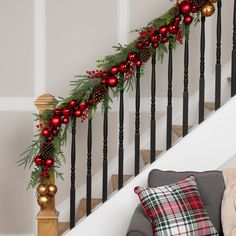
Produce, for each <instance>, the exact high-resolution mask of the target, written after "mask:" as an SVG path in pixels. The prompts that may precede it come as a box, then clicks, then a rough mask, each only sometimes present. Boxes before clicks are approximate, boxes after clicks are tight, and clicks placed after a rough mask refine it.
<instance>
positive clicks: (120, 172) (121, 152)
mask: <svg viewBox="0 0 236 236" xmlns="http://www.w3.org/2000/svg"><path fill="white" fill-rule="evenodd" d="M123 79H124V75H121V77H120V81H122V82H123ZM119 116H120V117H119V151H118V152H119V163H118V189H119V190H120V189H121V188H122V187H123V175H124V173H123V169H124V89H122V90H121V91H120V111H119Z"/></svg>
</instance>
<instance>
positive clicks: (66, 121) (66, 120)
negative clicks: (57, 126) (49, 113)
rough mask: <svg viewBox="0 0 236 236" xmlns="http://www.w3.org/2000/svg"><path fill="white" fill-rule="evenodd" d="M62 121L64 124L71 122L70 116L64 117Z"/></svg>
mask: <svg viewBox="0 0 236 236" xmlns="http://www.w3.org/2000/svg"><path fill="white" fill-rule="evenodd" d="M62 123H63V124H68V123H69V118H68V117H67V116H65V117H63V118H62Z"/></svg>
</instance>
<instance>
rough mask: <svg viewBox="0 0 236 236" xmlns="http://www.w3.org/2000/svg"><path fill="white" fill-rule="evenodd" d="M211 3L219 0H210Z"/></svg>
mask: <svg viewBox="0 0 236 236" xmlns="http://www.w3.org/2000/svg"><path fill="white" fill-rule="evenodd" d="M209 2H210V3H217V2H218V0H209Z"/></svg>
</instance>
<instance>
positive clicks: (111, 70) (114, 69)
mask: <svg viewBox="0 0 236 236" xmlns="http://www.w3.org/2000/svg"><path fill="white" fill-rule="evenodd" d="M110 72H111V74H112V75H116V74H117V73H118V72H119V68H118V67H116V66H112V67H111V69H110Z"/></svg>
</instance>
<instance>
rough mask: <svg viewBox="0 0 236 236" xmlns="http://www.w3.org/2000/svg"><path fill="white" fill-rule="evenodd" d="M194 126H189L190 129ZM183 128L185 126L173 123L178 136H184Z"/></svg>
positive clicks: (173, 128)
mask: <svg viewBox="0 0 236 236" xmlns="http://www.w3.org/2000/svg"><path fill="white" fill-rule="evenodd" d="M192 127H193V126H191V125H189V126H188V129H191V128H192ZM182 129H183V126H182V125H173V126H172V130H173V132H174V133H175V134H176V135H177V136H178V137H181V136H182Z"/></svg>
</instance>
